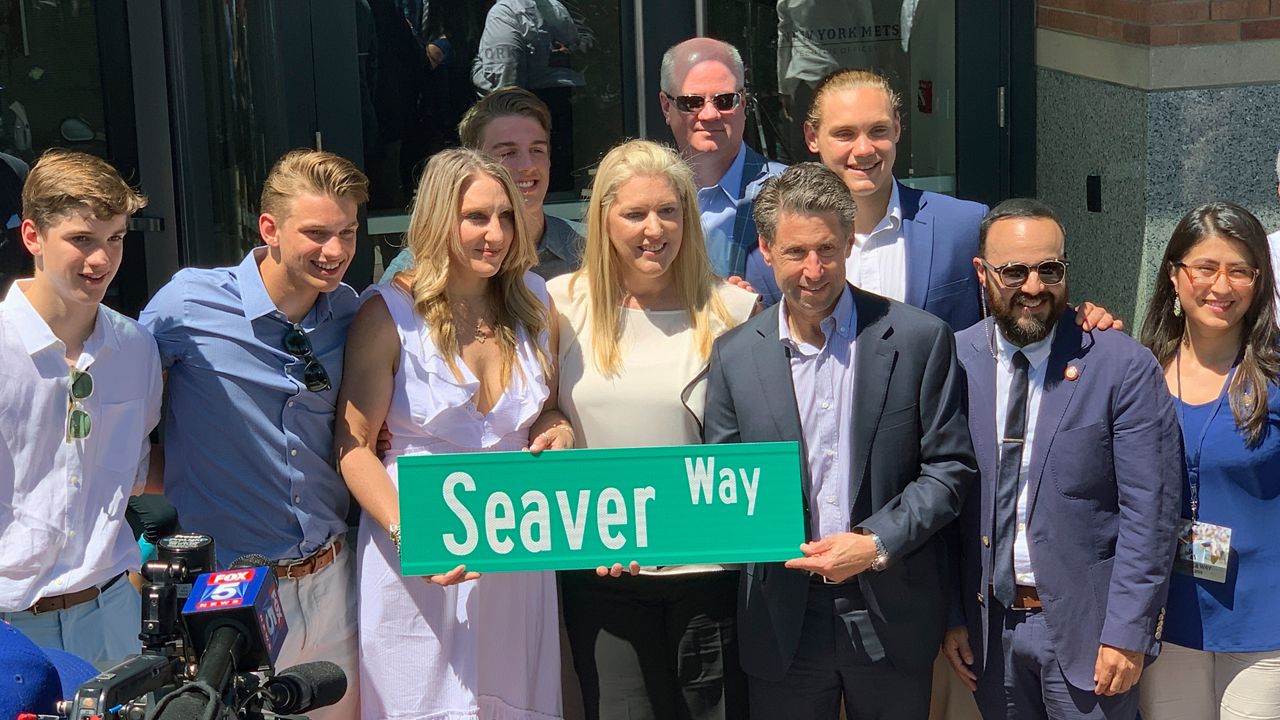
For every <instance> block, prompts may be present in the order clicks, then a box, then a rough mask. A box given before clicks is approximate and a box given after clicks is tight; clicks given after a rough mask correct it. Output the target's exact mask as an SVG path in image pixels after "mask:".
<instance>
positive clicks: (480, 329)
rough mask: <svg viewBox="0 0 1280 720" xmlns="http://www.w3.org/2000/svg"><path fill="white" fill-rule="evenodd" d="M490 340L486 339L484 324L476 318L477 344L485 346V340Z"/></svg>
mask: <svg viewBox="0 0 1280 720" xmlns="http://www.w3.org/2000/svg"><path fill="white" fill-rule="evenodd" d="M488 339H489V338H488V337H486V336H485V334H484V323H483V322H482V321H481V320H480V318H476V342H478V343H480V344H481V345H483V344H484V342H485V340H488Z"/></svg>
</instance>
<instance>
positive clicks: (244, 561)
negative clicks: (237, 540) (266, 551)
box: [227, 553, 272, 570]
mask: <svg viewBox="0 0 1280 720" xmlns="http://www.w3.org/2000/svg"><path fill="white" fill-rule="evenodd" d="M271 565H272V563H271V561H270V560H268V559H267V558H266V556H265V555H258V554H257V553H252V554H249V555H241V556H240V557H238V558H236V559H235V560H233V561H232V562H231V566H230V567H228V568H227V569H228V570H242V569H244V568H251V567H271Z"/></svg>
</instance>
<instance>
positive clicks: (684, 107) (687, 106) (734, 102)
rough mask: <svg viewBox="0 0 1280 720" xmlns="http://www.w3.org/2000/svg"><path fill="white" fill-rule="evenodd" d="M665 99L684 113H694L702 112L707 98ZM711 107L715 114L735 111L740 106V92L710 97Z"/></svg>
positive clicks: (702, 96) (670, 97) (673, 97)
mask: <svg viewBox="0 0 1280 720" xmlns="http://www.w3.org/2000/svg"><path fill="white" fill-rule="evenodd" d="M662 94H663V95H666V96H667V99H668V100H670V101H671V102H673V103H675V106H676V109H677V110H679V111H680V112H684V113H696V112H701V111H702V106H703V105H706V104H707V96H705V95H669V94H667V93H662ZM710 98H711V106H712V107H714V108H715V109H716V111H717V112H722V113H727V112H729V111H730V110H734V109H736V108H737V107H738V106H739V105H741V104H742V92H741V91H737V90H735V91H734V92H727V93H720V94H718V95H712V96H710Z"/></svg>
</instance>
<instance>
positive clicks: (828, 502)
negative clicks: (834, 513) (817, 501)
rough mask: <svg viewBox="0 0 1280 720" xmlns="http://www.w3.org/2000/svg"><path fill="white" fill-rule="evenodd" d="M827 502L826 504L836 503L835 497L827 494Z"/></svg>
mask: <svg viewBox="0 0 1280 720" xmlns="http://www.w3.org/2000/svg"><path fill="white" fill-rule="evenodd" d="M827 504H828V505H835V504H836V499H835V498H834V497H832V496H830V495H828V496H827Z"/></svg>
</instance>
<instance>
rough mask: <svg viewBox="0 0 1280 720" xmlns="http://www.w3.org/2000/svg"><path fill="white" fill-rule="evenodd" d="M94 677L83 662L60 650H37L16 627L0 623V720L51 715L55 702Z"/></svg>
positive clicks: (69, 694)
mask: <svg viewBox="0 0 1280 720" xmlns="http://www.w3.org/2000/svg"><path fill="white" fill-rule="evenodd" d="M96 674H97V671H96V670H94V668H93V666H92V665H90V664H89V663H87V662H85V661H84V660H82V659H80V658H78V657H76V656H75V655H72V654H71V653H67V652H63V651H61V650H48V651H46V650H41V649H40V648H39V647H37V646H36V644H35V643H33V642H31V640H30V639H28V638H27V636H26V635H23V634H22V633H21V632H19V631H18V629H17V628H15V627H14V626H12V625H10V624H9V623H7V622H2V621H0V720H15V718H17V717H18V716H19V715H21V714H23V713H33V714H44V715H51V714H53V713H54V710H55V705H56V704H57V702H58V701H59V700H63V699H66V698H70V697H72V696H74V695H75V691H76V688H78V687H80V686H81V685H82V684H84V682H85V681H87V680H88V679H89V678H91V677H93V676H94V675H96Z"/></svg>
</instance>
